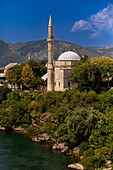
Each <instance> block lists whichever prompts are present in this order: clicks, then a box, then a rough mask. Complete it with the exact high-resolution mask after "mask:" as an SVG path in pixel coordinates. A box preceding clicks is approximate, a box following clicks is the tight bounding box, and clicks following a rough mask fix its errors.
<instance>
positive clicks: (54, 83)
mask: <svg viewBox="0 0 113 170" xmlns="http://www.w3.org/2000/svg"><path fill="white" fill-rule="evenodd" d="M47 42H48V65H47V74H45V75H44V76H43V77H42V79H44V80H46V79H47V91H66V90H68V89H72V88H74V87H76V86H77V85H76V84H75V83H73V82H71V81H70V74H71V73H72V72H73V68H74V64H75V63H76V62H77V61H79V60H80V56H79V55H78V54H77V53H75V52H72V51H67V52H64V53H63V54H61V55H60V56H59V57H58V59H57V61H53V45H54V37H53V25H52V18H51V14H50V18H49V25H48V39H47Z"/></svg>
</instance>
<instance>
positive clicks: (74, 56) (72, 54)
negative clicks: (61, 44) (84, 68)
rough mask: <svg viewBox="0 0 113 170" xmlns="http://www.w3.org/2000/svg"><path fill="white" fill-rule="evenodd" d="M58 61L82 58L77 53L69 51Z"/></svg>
mask: <svg viewBox="0 0 113 170" xmlns="http://www.w3.org/2000/svg"><path fill="white" fill-rule="evenodd" d="M58 60H68V61H69V60H70V61H71V60H80V56H79V55H78V54H77V53H75V52H72V51H67V52H64V53H62V54H61V55H60V56H59V57H58Z"/></svg>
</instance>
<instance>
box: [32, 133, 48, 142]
mask: <svg viewBox="0 0 113 170" xmlns="http://www.w3.org/2000/svg"><path fill="white" fill-rule="evenodd" d="M49 139H50V137H49V136H48V135H47V134H46V133H44V134H39V135H37V136H34V137H33V138H32V141H35V142H46V141H49Z"/></svg>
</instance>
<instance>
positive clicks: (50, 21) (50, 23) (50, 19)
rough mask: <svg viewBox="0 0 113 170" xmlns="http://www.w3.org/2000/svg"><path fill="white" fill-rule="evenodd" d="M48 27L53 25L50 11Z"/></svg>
mask: <svg viewBox="0 0 113 170" xmlns="http://www.w3.org/2000/svg"><path fill="white" fill-rule="evenodd" d="M49 26H53V24H52V18H51V11H50V17H49Z"/></svg>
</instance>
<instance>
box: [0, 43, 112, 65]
mask: <svg viewBox="0 0 113 170" xmlns="http://www.w3.org/2000/svg"><path fill="white" fill-rule="evenodd" d="M65 51H74V52H76V53H78V54H79V55H80V56H84V55H88V56H89V57H91V58H92V57H101V56H109V57H113V47H82V46H79V45H76V44H73V43H70V42H65V41H55V42H54V60H56V59H57V58H58V57H59V55H60V54H62V53H63V52H65ZM28 56H31V59H33V60H35V61H40V60H47V40H39V41H29V42H21V43H16V44H11V43H5V42H4V41H3V40H0V67H3V66H5V65H7V64H8V63H11V62H17V63H21V62H27V61H28Z"/></svg>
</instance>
